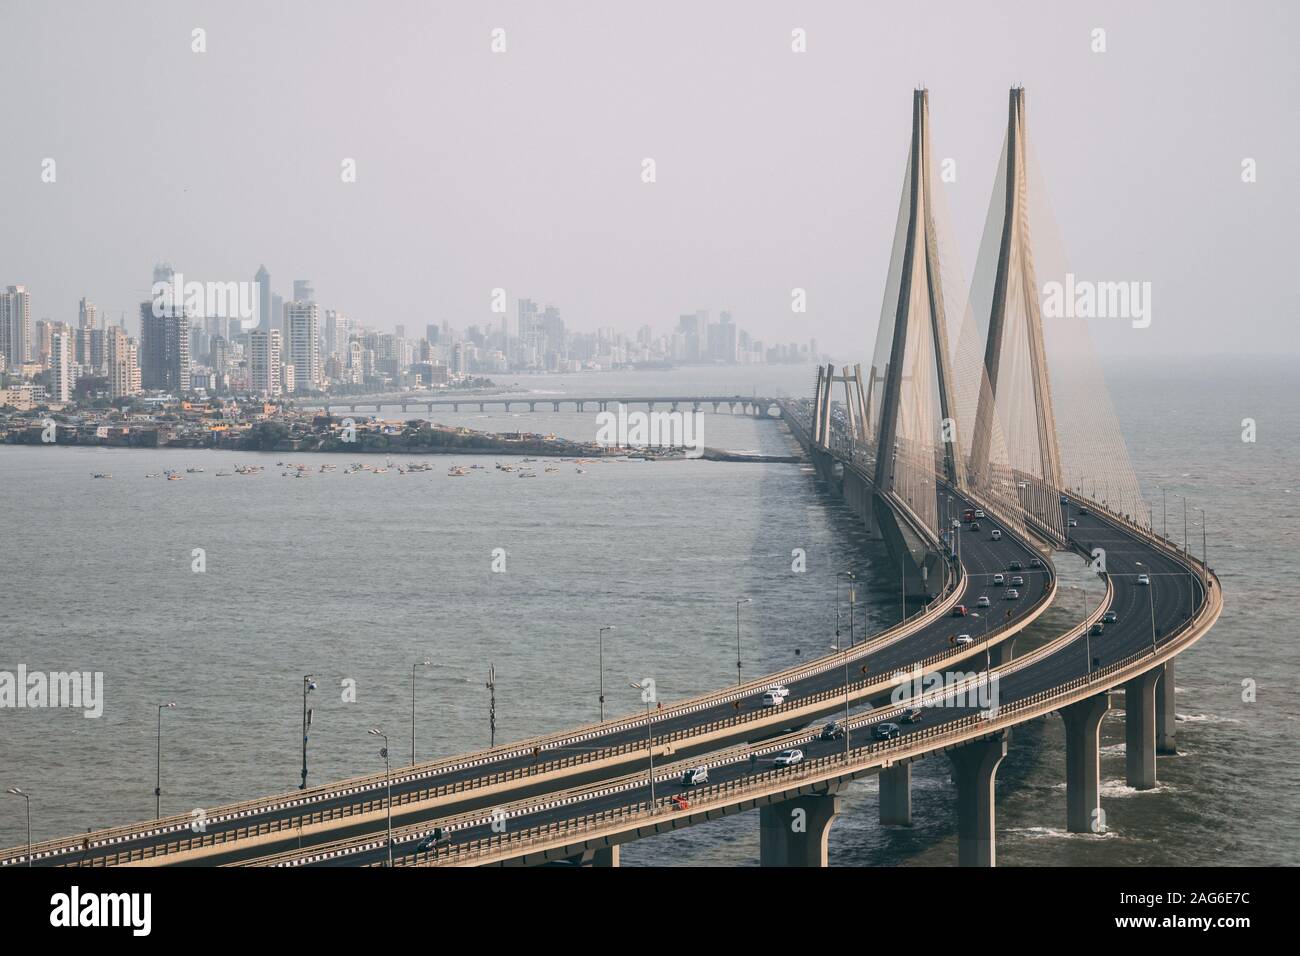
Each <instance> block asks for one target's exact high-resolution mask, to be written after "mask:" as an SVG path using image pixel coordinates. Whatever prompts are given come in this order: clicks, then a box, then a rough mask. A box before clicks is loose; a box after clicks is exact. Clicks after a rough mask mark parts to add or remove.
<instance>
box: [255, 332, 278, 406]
mask: <svg viewBox="0 0 1300 956" xmlns="http://www.w3.org/2000/svg"><path fill="white" fill-rule="evenodd" d="M280 341H281V340H280V330H279V329H271V330H270V331H269V332H268V331H265V330H263V329H254V330H253V331H252V332H250V333H249V334H248V373H249V387H250V388H251V389H252V390H253V392H255V393H256V394H258V395H279V394H280V382H281V376H280Z"/></svg>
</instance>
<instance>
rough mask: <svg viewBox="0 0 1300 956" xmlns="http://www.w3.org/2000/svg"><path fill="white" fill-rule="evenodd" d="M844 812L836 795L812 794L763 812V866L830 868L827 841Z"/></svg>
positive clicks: (761, 849)
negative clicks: (832, 827)
mask: <svg viewBox="0 0 1300 956" xmlns="http://www.w3.org/2000/svg"><path fill="white" fill-rule="evenodd" d="M839 812H840V798H839V797H838V796H837V795H836V794H833V793H827V794H808V795H806V796H802V797H795V798H793V799H791V800H784V801H782V802H781V803H770V804H768V805H767V806H765V807H763V808H761V809H760V810H759V821H758V825H759V840H758V845H759V850H758V861H759V864H760V865H761V866H826V865H827V858H826V841H827V840H828V839H829V837H830V833H831V824H832V823H834V822H835V818H836V816H838V815H839Z"/></svg>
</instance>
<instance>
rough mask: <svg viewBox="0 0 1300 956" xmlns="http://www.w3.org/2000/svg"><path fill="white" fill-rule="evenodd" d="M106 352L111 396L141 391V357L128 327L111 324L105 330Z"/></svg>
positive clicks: (120, 396)
mask: <svg viewBox="0 0 1300 956" xmlns="http://www.w3.org/2000/svg"><path fill="white" fill-rule="evenodd" d="M104 353H105V361H106V362H107V364H108V388H109V396H110V397H111V398H124V397H125V396H127V395H134V394H135V393H136V392H138V391H140V365H139V357H138V354H137V351H136V345H135V343H134V342H133V341H131V340H130V339H129V338H127V335H126V329H123V328H120V327H118V326H109V327H108V328H107V329H105V330H104Z"/></svg>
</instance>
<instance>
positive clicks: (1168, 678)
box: [1156, 657, 1178, 755]
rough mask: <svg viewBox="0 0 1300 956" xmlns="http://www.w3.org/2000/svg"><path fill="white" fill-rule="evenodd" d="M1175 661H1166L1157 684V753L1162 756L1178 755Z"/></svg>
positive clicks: (1171, 659)
mask: <svg viewBox="0 0 1300 956" xmlns="http://www.w3.org/2000/svg"><path fill="white" fill-rule="evenodd" d="M1177 719H1178V718H1177V716H1176V715H1175V714H1174V659H1173V658H1172V657H1171V658H1170V659H1169V660H1167V661H1165V666H1164V668H1163V670H1162V673H1161V675H1160V680H1159V681H1158V682H1157V683H1156V753H1158V754H1162V755H1169V754H1176V753H1178V743H1177V741H1176V740H1175V739H1174V723H1175V722H1176V721H1177Z"/></svg>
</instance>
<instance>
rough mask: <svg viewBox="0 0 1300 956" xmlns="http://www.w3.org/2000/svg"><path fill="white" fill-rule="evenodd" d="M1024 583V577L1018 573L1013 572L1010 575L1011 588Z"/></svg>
mask: <svg viewBox="0 0 1300 956" xmlns="http://www.w3.org/2000/svg"><path fill="white" fill-rule="evenodd" d="M1024 585H1025V579H1024V578H1022V577H1021V576H1020V575H1018V574H1013V575H1012V576H1011V586H1012V587H1013V588H1019V587H1024Z"/></svg>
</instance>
